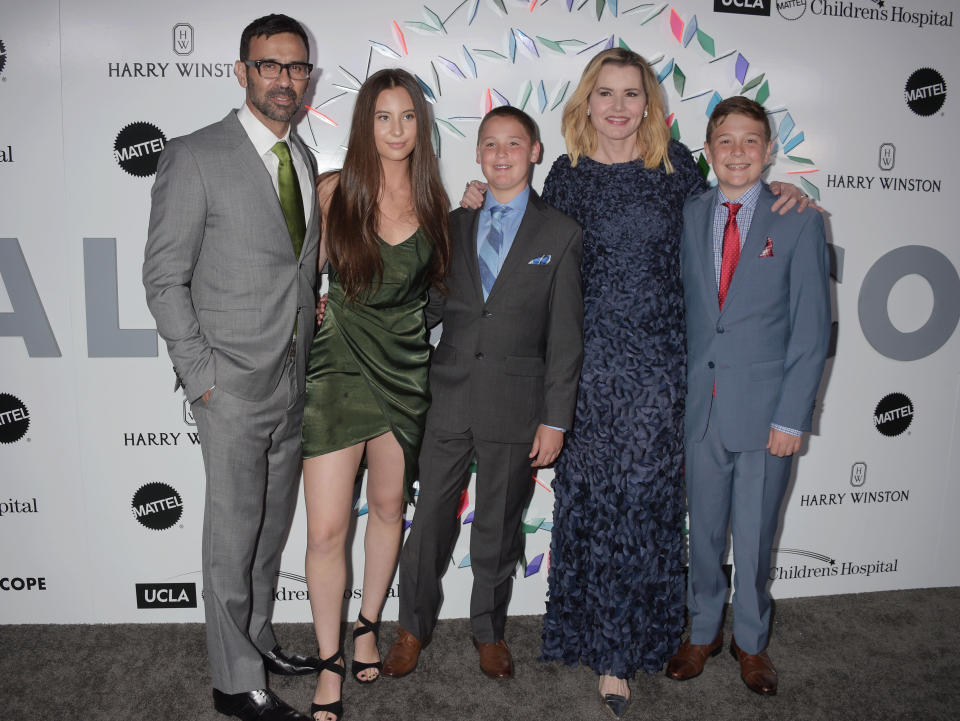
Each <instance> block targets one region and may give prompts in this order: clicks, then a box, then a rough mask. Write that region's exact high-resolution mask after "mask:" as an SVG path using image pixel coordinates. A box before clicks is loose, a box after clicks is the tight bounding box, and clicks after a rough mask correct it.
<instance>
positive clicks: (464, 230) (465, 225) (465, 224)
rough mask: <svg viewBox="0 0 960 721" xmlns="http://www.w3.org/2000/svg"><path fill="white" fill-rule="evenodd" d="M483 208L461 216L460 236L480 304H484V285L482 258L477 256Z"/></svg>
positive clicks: (468, 269) (464, 256) (471, 280)
mask: <svg viewBox="0 0 960 721" xmlns="http://www.w3.org/2000/svg"><path fill="white" fill-rule="evenodd" d="M481 212H482V211H481V210H471V211H470V212H468V213H464V214H462V215H461V216H460V223H461V226H460V237H461V238H463V253H462V255H463V260H464V262H465V263H466V264H467V274H468V275H469V276H470V284H471V285H472V286H473V292H474V293H475V294H476V296H477V299H478V301H479V302H480V304H481V305H482V304H483V285H482V284H481V283H480V260H479V258H478V257H477V247H478V246H477V242H478V239H477V226H478V225H479V223H480V213H481Z"/></svg>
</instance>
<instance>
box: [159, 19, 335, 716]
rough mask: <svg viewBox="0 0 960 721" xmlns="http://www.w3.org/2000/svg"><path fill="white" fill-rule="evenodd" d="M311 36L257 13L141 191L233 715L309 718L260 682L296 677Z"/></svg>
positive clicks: (311, 209) (299, 661) (218, 683)
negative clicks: (277, 617)
mask: <svg viewBox="0 0 960 721" xmlns="http://www.w3.org/2000/svg"><path fill="white" fill-rule="evenodd" d="M309 59H310V58H309V42H308V40H307V35H306V33H305V32H304V30H303V28H302V27H301V26H300V24H299V23H298V22H297V21H295V20H293V19H292V18H289V17H287V16H285V15H268V16H266V17H263V18H260V19H258V20H255V21H253V22H252V23H251V24H250V25H249V26H248V27H247V28H246V29H245V30H244V31H243V34H242V36H241V41H240V60H238V61H237V62H236V64H235V67H234V71H235V74H236V76H237V79H238V81H239V82H240V85H241V87H243V88H246V103H245V104H244V105H243V106H242V107H241V108H240V110H238V111H231V112H230V113H228V114H227V116H226V117H225V118H224V119H223V120H221V121H220V122H218V123H214V124H213V125H210V126H207V127H205V128H202V129H201V130H198V131H196V132H195V133H192V134H190V135H187V136H184V137H182V138H176V139H174V140H171V141H170V142H169V143H168V144H167V146H166V148H165V149H164V152H163V154H162V155H161V157H160V162H159V166H158V169H157V178H156V182H155V183H154V186H153V196H152V197H153V203H152V208H151V212H150V227H149V236H148V239H147V245H146V252H145V258H144V264H143V283H144V286H145V288H146V292H147V304H148V305H149V307H150V311H151V312H152V313H153V316H154V318H155V319H156V321H157V329H158V331H159V333H160V335H161V336H162V337H163V339H164V340H165V341H166V343H167V348H168V350H169V352H170V358H171V359H172V360H173V365H174V370H175V372H176V375H177V386H178V387H179V386H180V385H182V386H183V388H184V389H185V392H186V395H187V398H188V400H190V402H191V403H192V407H193V413H194V417H195V418H196V421H197V428H198V431H199V434H200V446H201V449H202V452H203V462H204V467H205V470H206V481H207V483H206V504H205V508H204V521H203V596H204V607H205V610H206V621H207V624H206V631H207V651H208V655H209V662H210V673H211V677H212V683H213V698H214V706H215V708H216V709H217V710H218V711H220V712H221V713H224V714H227V715H233V716H237V717H239V718H241V719H261V721H262V720H267V721H276V720H279V719H284V720H287V721H289V720H293V719H297V720H300V719H306V718H307V717H305V716H303V715H302V714H300V713H298V712H297V711H295V710H294V709H293V708H291V707H290V706H288V705H287V704H285V703H284V702H283V701H281V700H280V699H279V698H277V697H276V696H275V695H274V694H273V693H272V692H271V691H269V689H268V688H267V682H266V674H265V671H264V668H265V666H266V668H268V669H270V670H272V671H274V672H275V673H284V674H300V673H310V672H313V671H315V670H316V666H317V661H316V659H315V658H307V657H304V656H300V655H292V654H286V653H285V652H284V651H283V650H282V649H281V648H280V646H279V645H278V644H277V640H276V637H275V636H274V633H273V629H272V626H271V616H272V613H273V603H274V594H273V589H274V580H275V578H276V574H277V571H278V569H279V565H280V555H281V552H282V550H283V546H284V543H285V541H286V536H287V533H288V531H289V527H290V522H291V520H292V517H293V512H294V509H295V507H296V499H297V491H298V488H299V478H300V468H301V459H300V424H301V418H302V414H303V393H304V369H305V365H306V358H307V353H308V350H309V346H310V341H311V338H312V335H313V329H314V327H315V323H314V303H315V293H316V280H317V244H318V223H319V221H318V216H317V207H316V206H317V204H316V200H315V190H314V178H315V177H316V170H315V167H314V160H313V157H312V155H311V153H310V152H309V151H308V149H307V148H306V147H305V146H304V144H303V142H302V141H301V140H300V139H299V138H298V137H297V135H296V134H295V133H291V132H290V120H291V119H292V118H293V116H294V115H295V114H296V112H297V111H298V110H299V108H300V106H301V101H302V99H303V95H304V92H305V91H306V88H307V84H308V82H309V76H310V71H311V69H312V65H311V64H310V62H309Z"/></svg>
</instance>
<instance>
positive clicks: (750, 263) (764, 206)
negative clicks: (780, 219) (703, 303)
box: [723, 187, 774, 308]
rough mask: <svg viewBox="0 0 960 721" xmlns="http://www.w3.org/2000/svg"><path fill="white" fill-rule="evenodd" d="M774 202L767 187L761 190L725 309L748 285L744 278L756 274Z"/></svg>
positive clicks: (725, 301)
mask: <svg viewBox="0 0 960 721" xmlns="http://www.w3.org/2000/svg"><path fill="white" fill-rule="evenodd" d="M773 201H774V196H773V193H771V192H769V191H768V190H767V189H766V188H765V187H764V188H763V189H761V191H760V196H759V197H758V198H757V207H756V208H754V211H753V219H752V220H751V221H750V232H749V233H747V239H746V240H745V241H744V243H743V248H742V249H741V250H740V259H739V260H738V261H737V269H736V271H735V272H734V274H733V279H732V280H731V281H730V288H728V289H727V298H726V300H724V302H723V307H724V308H727V307H729V305H730V302H731V301H733V300H735V299H736V297H737V293H738V291H739V290H740V288H741V287H743V285H744V284H745V283H746V281H745V280H744V278H746V277H749V276H750V274H751V273H754V272H756V270H757V264H758V263H760V262H761V260H760V253H761V252H762V251H763V245H764V242H765V239H766V235H767V228H769V227H770V222H771V219H772V217H773V211H772V210H770V206H771V205H772V204H773ZM738 279H739V282H738Z"/></svg>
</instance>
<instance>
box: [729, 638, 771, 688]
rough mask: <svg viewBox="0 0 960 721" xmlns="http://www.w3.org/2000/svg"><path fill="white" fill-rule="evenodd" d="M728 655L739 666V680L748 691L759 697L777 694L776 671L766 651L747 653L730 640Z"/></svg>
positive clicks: (734, 640) (734, 641)
mask: <svg viewBox="0 0 960 721" xmlns="http://www.w3.org/2000/svg"><path fill="white" fill-rule="evenodd" d="M730 655H731V656H733V657H734V658H735V659H737V662H738V663H739V664H740V678H742V679H743V682H744V683H745V684H746V685H747V688H748V689H750V690H751V691H753V692H754V693H758V694H760V695H761V696H773V695H775V694H776V693H777V670H776V669H775V668H774V667H773V662H772V661H771V660H770V657H769V656H768V655H767V652H766V650H764V651H761V652H760V653H747V652H746V651H744V650H743V649H742V648H740V647H739V646H737V641H736V639H733V638H731V639H730Z"/></svg>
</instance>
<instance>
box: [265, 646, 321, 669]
mask: <svg viewBox="0 0 960 721" xmlns="http://www.w3.org/2000/svg"><path fill="white" fill-rule="evenodd" d="M260 655H261V656H262V657H263V665H264V666H266V667H267V670H268V671H270V672H272V673H276V674H279V675H280V676H306V675H307V674H308V673H317V671H319V670H320V659H318V658H317V657H316V656H304V655H302V654H299V653H287V652H286V651H284V650H283V649H282V648H280V644H277V645H276V646H274V647H273V650H272V651H267V652H266V653H262V654H260Z"/></svg>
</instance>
